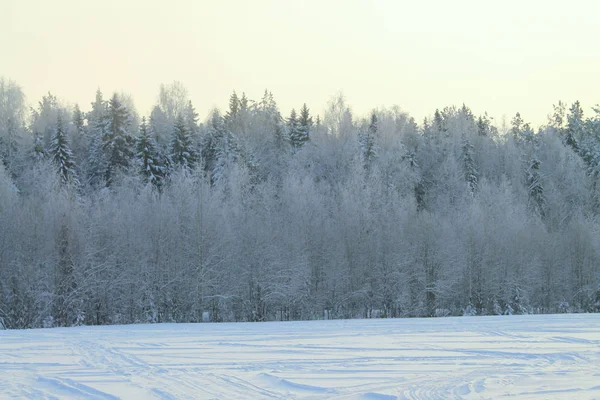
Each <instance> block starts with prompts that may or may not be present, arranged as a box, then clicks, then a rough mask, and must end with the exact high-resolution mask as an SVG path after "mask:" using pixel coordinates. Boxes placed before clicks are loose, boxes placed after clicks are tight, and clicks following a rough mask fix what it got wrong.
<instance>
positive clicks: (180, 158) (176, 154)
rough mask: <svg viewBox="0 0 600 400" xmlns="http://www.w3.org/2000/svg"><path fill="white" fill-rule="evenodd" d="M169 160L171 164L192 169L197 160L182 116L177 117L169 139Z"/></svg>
mask: <svg viewBox="0 0 600 400" xmlns="http://www.w3.org/2000/svg"><path fill="white" fill-rule="evenodd" d="M170 158H171V161H172V162H173V165H178V166H181V167H183V168H188V169H193V168H194V167H195V166H196V162H197V161H198V156H197V154H196V151H195V150H194V146H193V143H192V138H191V136H190V133H189V131H188V129H187V127H186V125H185V121H184V119H183V117H182V116H181V115H180V116H179V117H177V120H176V122H175V126H174V129H173V139H172V140H171V157H170Z"/></svg>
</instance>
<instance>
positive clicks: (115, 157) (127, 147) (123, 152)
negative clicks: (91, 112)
mask: <svg viewBox="0 0 600 400" xmlns="http://www.w3.org/2000/svg"><path fill="white" fill-rule="evenodd" d="M128 125H129V112H128V111H127V108H125V106H123V105H122V104H121V101H120V100H119V98H118V96H117V94H116V93H115V94H114V95H113V97H112V98H111V99H110V101H109V103H108V131H107V132H106V133H105V135H104V137H103V138H102V149H103V150H104V153H105V154H106V157H107V160H108V168H107V171H106V182H107V183H108V184H110V183H111V180H112V178H113V176H114V174H115V172H116V171H117V170H119V169H121V168H126V167H128V166H129V163H130V161H131V159H132V157H133V144H134V143H133V142H134V141H133V137H131V135H130V134H129V132H128Z"/></svg>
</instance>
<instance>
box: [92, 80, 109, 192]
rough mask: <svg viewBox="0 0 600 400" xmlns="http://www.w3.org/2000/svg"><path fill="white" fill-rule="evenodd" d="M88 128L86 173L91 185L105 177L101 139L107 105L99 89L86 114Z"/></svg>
mask: <svg viewBox="0 0 600 400" xmlns="http://www.w3.org/2000/svg"><path fill="white" fill-rule="evenodd" d="M87 120H88V130H89V133H88V135H89V141H90V144H89V148H88V157H87V158H88V162H87V164H88V167H87V174H88V178H89V182H90V183H91V184H92V185H98V184H100V183H101V182H103V181H104V179H105V178H106V172H107V170H108V160H107V157H106V154H105V153H104V150H103V147H102V141H103V139H104V137H105V135H106V134H107V132H108V122H109V120H108V105H107V103H106V101H104V99H103V96H102V92H101V91H100V89H98V90H97V91H96V99H95V101H94V102H93V103H92V110H91V111H90V112H89V113H88V114H87Z"/></svg>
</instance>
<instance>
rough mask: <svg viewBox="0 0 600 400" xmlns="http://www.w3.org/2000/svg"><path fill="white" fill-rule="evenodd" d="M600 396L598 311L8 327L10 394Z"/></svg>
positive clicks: (3, 375) (4, 367) (0, 359)
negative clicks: (594, 313)
mask: <svg viewBox="0 0 600 400" xmlns="http://www.w3.org/2000/svg"><path fill="white" fill-rule="evenodd" d="M505 397H511V398H518V399H594V398H595V399H600V314H596V315H593V314H587V315H581V314H580V315H549V316H540V315H538V316H511V317H470V318H443V319H390V320H352V321H314V322H273V323H237V324H225V323H224V324H178V325H175V324H159V325H130V326H107V327H79V328H64V329H63V328H60V329H41V330H28V331H0V398H2V399H5V398H34V399H38V398H39V399H77V398H86V399H87V398H89V399H116V398H124V399H373V400H376V399H377V400H383V399H463V398H464V399H498V398H505Z"/></svg>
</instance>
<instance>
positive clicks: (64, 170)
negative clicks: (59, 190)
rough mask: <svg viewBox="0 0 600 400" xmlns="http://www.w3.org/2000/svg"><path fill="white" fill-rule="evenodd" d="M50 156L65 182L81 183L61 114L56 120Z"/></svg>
mask: <svg viewBox="0 0 600 400" xmlns="http://www.w3.org/2000/svg"><path fill="white" fill-rule="evenodd" d="M49 153H50V156H51V157H52V161H54V163H55V164H56V166H57V168H58V173H59V175H60V178H61V181H62V182H63V183H64V184H69V183H79V181H78V180H77V174H76V172H75V162H74V161H73V154H72V153H71V149H70V148H69V141H68V139H67V135H66V132H65V128H64V126H63V122H62V116H61V115H60V114H59V115H58V119H57V122H56V131H55V134H54V136H53V137H52V144H51V147H50V152H49Z"/></svg>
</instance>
